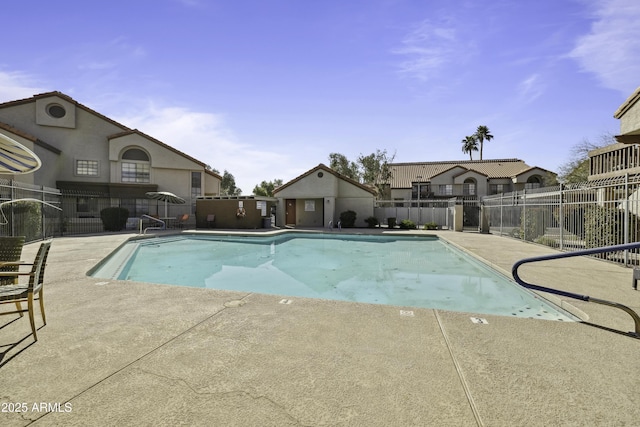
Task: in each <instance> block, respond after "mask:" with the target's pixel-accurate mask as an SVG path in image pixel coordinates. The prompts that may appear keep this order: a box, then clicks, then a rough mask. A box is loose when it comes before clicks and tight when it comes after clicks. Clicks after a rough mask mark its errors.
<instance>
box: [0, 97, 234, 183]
mask: <svg viewBox="0 0 640 427" xmlns="http://www.w3.org/2000/svg"><path fill="white" fill-rule="evenodd" d="M52 96H57V97H60V98H62V99H64V100H65V101H68V102H70V103H72V104H74V105H75V106H76V107H77V108H80V109H82V110H84V111H86V112H88V113H89V114H92V115H94V116H96V117H98V118H100V119H102V120H105V121H107V122H109V123H111V124H113V125H114V126H116V127H119V128H120V129H122V132H118V133H116V134H112V135H109V136H107V139H113V138H117V137H119V136H124V135H130V134H138V135H140V136H142V137H143V138H146V139H148V140H149V141H152V142H154V143H156V144H158V145H160V146H162V147H164V148H166V149H168V150H170V151H172V152H174V153H176V154H178V155H180V156H182V157H184V158H186V159H189V160H191V161H192V162H194V163H196V164H198V165H200V166H203V167H204V168H205V169H206V166H207V165H206V164H205V163H204V162H202V161H201V160H198V159H196V158H194V157H191V156H190V155H188V154H186V153H184V152H182V151H180V150H178V149H176V148H174V147H172V146H170V145H168V144H165V143H164V142H162V141H160V140H158V139H156V138H153V137H152V136H149V135H147V134H145V133H143V132H141V131H139V130H138V129H131V128H129V127H127V126H125V125H123V124H121V123H118V122H116V121H115V120H113V119H110V118H109V117H107V116H105V115H104V114H100V113H98V112H97V111H95V110H92V109H91V108H89V107H87V106H86V105H83V104H81V103H79V102H78V101H76V100H75V99H73V98H71V97H70V96H69V95H65V94H64V93H62V92H58V91H53V92H45V93H40V94H37V95H33V96H32V97H31V98H25V99H19V100H16V101H9V102H4V103H0V108H6V107H12V106H15V105H22V104H28V103H30V102H35V101H36V100H37V99H41V98H49V97H52ZM7 126H8V125H7ZM7 130H8V129H7ZM16 131H17V132H20V131H18V130H17V129H15V131H11V132H16ZM17 134H18V135H21V136H23V135H22V134H21V133H17ZM25 138H27V139H30V140H32V141H34V143H36V144H38V145H41V144H44V145H46V146H45V147H44V148H48V149H51V148H53V149H54V150H58V149H57V148H55V147H52V146H50V145H49V144H46V143H44V142H42V141H40V140H39V139H37V138H36V137H34V136H30V137H26V136H25ZM33 138H35V140H34V139H33ZM37 141H39V142H37ZM44 145H43V146H44ZM59 153H60V151H59V150H58V154H59ZM211 175H213V176H215V177H216V178H219V179H222V177H221V176H220V175H218V174H216V173H214V172H211Z"/></svg>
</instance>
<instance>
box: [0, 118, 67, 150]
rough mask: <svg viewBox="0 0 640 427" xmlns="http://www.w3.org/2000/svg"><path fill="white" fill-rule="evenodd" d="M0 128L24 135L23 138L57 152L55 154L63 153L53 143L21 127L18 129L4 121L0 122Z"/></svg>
mask: <svg viewBox="0 0 640 427" xmlns="http://www.w3.org/2000/svg"><path fill="white" fill-rule="evenodd" d="M0 129H4V130H6V131H8V132H11V133H12V134H14V135H18V136H20V137H22V138H24V139H26V140H28V141H31V142H33V143H34V144H35V145H37V146H39V147H42V148H44V149H46V150H49V151H51V152H52V153H55V154H60V153H62V151H60V150H58V149H57V148H56V147H54V146H53V145H50V144H47V143H46V142H44V141H42V140H41V139H39V138H38V137H36V136H33V135H31V134H30V133H27V132H24V131H21V130H20V129H16V128H14V127H13V126H11V125H8V124H6V123H2V122H0Z"/></svg>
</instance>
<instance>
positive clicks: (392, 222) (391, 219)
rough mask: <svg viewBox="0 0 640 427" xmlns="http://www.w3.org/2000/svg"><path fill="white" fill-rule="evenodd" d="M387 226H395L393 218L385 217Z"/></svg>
mask: <svg viewBox="0 0 640 427" xmlns="http://www.w3.org/2000/svg"><path fill="white" fill-rule="evenodd" d="M387 226H388V227H389V228H395V227H396V219H395V218H387Z"/></svg>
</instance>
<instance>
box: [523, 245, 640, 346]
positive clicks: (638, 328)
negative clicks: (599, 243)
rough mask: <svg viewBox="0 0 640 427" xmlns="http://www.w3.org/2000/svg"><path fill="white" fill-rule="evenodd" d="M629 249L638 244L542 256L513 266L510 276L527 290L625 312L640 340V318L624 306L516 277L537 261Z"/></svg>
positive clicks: (639, 246) (637, 246) (524, 260)
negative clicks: (631, 319)
mask: <svg viewBox="0 0 640 427" xmlns="http://www.w3.org/2000/svg"><path fill="white" fill-rule="evenodd" d="M629 249H640V242H635V243H625V244H622V245H613V246H603V247H600V248H593V249H583V250H579V251H573V252H563V253H560V254H551V255H542V256H537V257H531V258H525V259H521V260H520V261H518V262H516V263H515V264H513V267H512V268H511V274H512V275H513V280H515V281H516V283H518V284H519V285H520V286H523V287H525V288H527V289H533V290H536V291H542V292H548V293H551V294H556V295H561V296H564V297H568V298H573V299H579V300H581V301H586V302H595V303H596V304H602V305H608V306H610V307H616V308H619V309H620V310H623V311H625V312H626V313H627V314H629V315H630V316H631V317H632V318H633V322H634V324H635V333H633V332H632V334H634V335H635V336H636V337H637V338H640V316H639V315H638V313H636V312H635V311H633V310H632V309H631V308H629V307H627V306H626V305H622V304H619V303H617V302H612V301H607V300H603V299H599V298H593V297H590V296H588V295H580V294H576V293H573V292H567V291H561V290H559V289H553V288H547V287H544V286H539V285H534V284H532V283H528V282H525V281H524V280H522V279H521V278H520V276H519V275H518V268H519V267H520V266H521V265H522V264H526V263H531V262H538V261H549V260H553V259H560V258H571V257H577V256H583V255H593V254H600V253H605V252H618V251H625V250H629Z"/></svg>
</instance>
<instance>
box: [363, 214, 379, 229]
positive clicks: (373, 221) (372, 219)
mask: <svg viewBox="0 0 640 427" xmlns="http://www.w3.org/2000/svg"><path fill="white" fill-rule="evenodd" d="M364 222H366V223H367V225H368V226H369V228H375V227H377V226H378V225H379V224H380V221H378V218H376V217H375V216H370V217H369V218H367V219H365V220H364Z"/></svg>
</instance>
